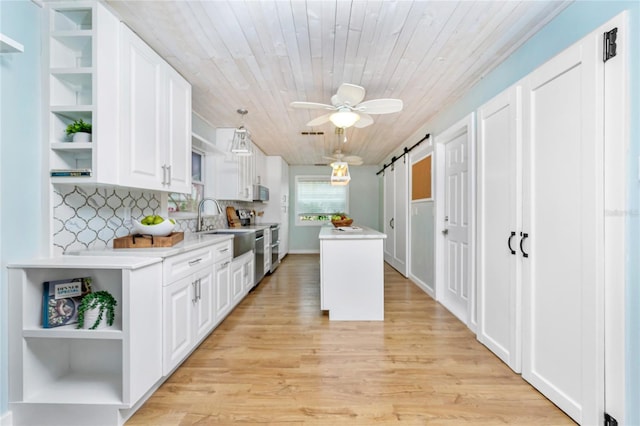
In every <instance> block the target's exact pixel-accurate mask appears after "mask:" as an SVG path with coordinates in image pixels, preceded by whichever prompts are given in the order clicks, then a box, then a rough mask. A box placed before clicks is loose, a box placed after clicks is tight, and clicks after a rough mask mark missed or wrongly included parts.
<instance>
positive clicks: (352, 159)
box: [322, 149, 363, 166]
mask: <svg viewBox="0 0 640 426" xmlns="http://www.w3.org/2000/svg"><path fill="white" fill-rule="evenodd" d="M322 158H324V159H326V160H331V161H336V162H338V163H347V164H348V165H350V166H361V165H362V163H363V161H362V158H361V157H359V156H357V155H345V154H343V153H342V151H341V150H339V149H337V150H335V151H334V152H333V154H332V155H331V156H326V155H325V156H323V157H322Z"/></svg>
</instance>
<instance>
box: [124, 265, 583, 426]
mask: <svg viewBox="0 0 640 426" xmlns="http://www.w3.org/2000/svg"><path fill="white" fill-rule="evenodd" d="M318 261H319V257H318V255H289V256H287V257H286V258H285V259H284V261H283V263H282V264H281V265H280V267H279V268H278V270H277V271H276V272H275V274H274V275H271V276H268V277H267V278H265V279H264V280H263V281H262V283H260V285H259V286H258V287H257V289H256V290H255V291H253V292H252V293H250V294H249V296H247V298H245V300H244V301H243V302H242V303H241V304H240V305H239V306H238V307H237V308H236V309H235V310H234V311H233V312H232V313H231V314H230V315H229V317H227V319H226V320H225V321H224V322H223V323H222V324H221V325H220V326H219V327H218V328H217V329H216V330H214V332H213V333H212V334H211V335H210V336H209V337H208V338H207V339H206V340H205V341H204V343H203V344H202V345H201V346H200V347H199V348H198V349H197V350H196V351H195V352H194V353H193V354H192V355H191V357H190V358H189V359H187V360H186V361H185V362H184V364H182V366H181V367H180V368H179V369H178V370H177V371H176V372H175V373H174V374H173V375H172V376H171V377H170V378H169V379H168V380H167V381H166V382H165V383H164V384H163V385H162V387H161V388H160V389H159V390H158V391H157V392H156V393H155V394H154V395H153V396H152V397H151V398H150V399H149V400H148V401H147V402H146V403H145V404H144V405H143V406H142V407H141V408H140V410H139V411H138V412H137V413H136V414H135V415H134V416H133V417H132V418H131V419H130V420H129V421H128V422H127V425H128V426H134V425H154V426H161V425H234V424H272V425H371V424H381V425H386V424H389V425H393V424H407V425H423V424H433V425H440V424H443V425H458V424H462V423H467V424H486V425H496V424H517V425H526V424H539V425H564V424H573V422H572V421H571V419H570V418H569V417H567V416H566V415H565V414H564V413H563V412H562V411H560V410H559V409H558V408H557V407H555V406H554V405H553V404H552V403H551V402H549V401H548V400H547V399H545V398H544V397H543V396H542V395H541V394H540V393H538V392H537V391H536V390H535V389H534V388H532V387H531V386H530V385H528V384H527V383H526V382H525V381H524V380H522V378H521V377H520V376H519V375H517V374H514V373H513V372H512V371H511V370H510V369H509V368H508V367H507V366H506V365H505V364H503V363H502V362H501V361H500V360H499V359H498V358H496V357H495V356H494V355H493V354H492V353H491V352H490V351H489V350H487V349H486V348H485V347H484V346H482V345H481V344H480V343H478V342H477V341H476V339H475V337H474V335H473V334H472V333H471V332H470V331H469V330H468V329H467V328H466V327H465V326H464V325H462V323H460V322H459V321H458V320H457V319H456V318H455V317H454V316H453V315H451V314H450V313H449V312H448V311H447V310H446V309H445V308H443V307H442V306H441V305H439V304H437V303H435V302H434V301H433V299H431V298H430V297H429V296H428V295H426V294H425V293H424V292H423V291H422V290H420V289H419V288H418V287H417V286H416V285H414V284H413V283H412V282H411V281H409V280H407V279H405V278H404V277H402V276H401V275H400V274H398V273H397V272H396V271H394V270H393V269H392V268H390V267H389V266H388V265H385V320H384V322H329V320H328V317H327V315H326V314H322V313H321V311H320V294H319V273H320V272H319V264H318Z"/></svg>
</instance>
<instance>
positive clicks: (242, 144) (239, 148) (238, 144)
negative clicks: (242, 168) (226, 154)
mask: <svg viewBox="0 0 640 426" xmlns="http://www.w3.org/2000/svg"><path fill="white" fill-rule="evenodd" d="M231 152H232V153H234V154H235V155H240V156H243V155H251V137H250V136H249V132H248V131H247V129H245V128H244V127H239V128H237V129H236V130H235V132H233V141H232V142H231Z"/></svg>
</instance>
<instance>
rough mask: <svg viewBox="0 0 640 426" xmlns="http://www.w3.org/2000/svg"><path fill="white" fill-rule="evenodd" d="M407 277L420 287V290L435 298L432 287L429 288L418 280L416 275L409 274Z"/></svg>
mask: <svg viewBox="0 0 640 426" xmlns="http://www.w3.org/2000/svg"><path fill="white" fill-rule="evenodd" d="M409 279H410V280H411V281H412V282H413V283H414V284H415V285H416V286H418V287H419V288H420V290H422V291H424V292H425V293H427V294H428V295H429V296H431V298H432V299H433V300H436V294H435V292H434V291H433V289H432V288H429V286H428V285H427V284H426V283H425V282H424V281H422V280H420V279H419V278H418V277H416V276H415V275H413V274H409Z"/></svg>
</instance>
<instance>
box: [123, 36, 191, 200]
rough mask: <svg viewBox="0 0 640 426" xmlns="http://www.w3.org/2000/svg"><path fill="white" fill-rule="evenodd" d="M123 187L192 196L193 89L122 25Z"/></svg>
mask: <svg viewBox="0 0 640 426" xmlns="http://www.w3.org/2000/svg"><path fill="white" fill-rule="evenodd" d="M120 32H121V43H120V48H121V55H120V58H121V73H120V78H121V90H120V93H121V97H122V99H121V129H120V143H121V144H122V149H121V150H120V173H121V179H120V182H121V184H122V185H124V186H129V187H134V188H144V189H152V190H160V191H171V192H182V193H187V192H190V191H191V86H190V85H189V83H188V82H187V81H186V80H185V79H184V78H182V76H180V75H179V74H178V73H177V72H176V71H175V70H174V69H173V68H171V67H170V66H169V65H168V64H167V63H166V62H165V61H164V60H163V59H162V58H161V57H160V56H159V55H158V54H157V53H156V52H155V51H154V50H153V49H151V48H150V47H149V46H148V45H147V44H146V43H145V42H144V41H143V40H142V39H140V38H139V37H138V36H137V35H136V34H135V33H134V32H133V31H131V30H130V29H129V28H128V27H127V26H126V25H124V24H121V29H120Z"/></svg>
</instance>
